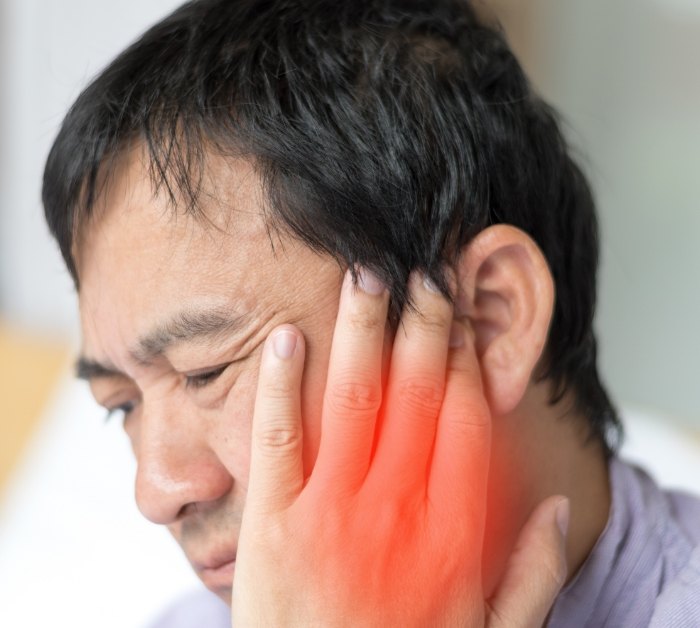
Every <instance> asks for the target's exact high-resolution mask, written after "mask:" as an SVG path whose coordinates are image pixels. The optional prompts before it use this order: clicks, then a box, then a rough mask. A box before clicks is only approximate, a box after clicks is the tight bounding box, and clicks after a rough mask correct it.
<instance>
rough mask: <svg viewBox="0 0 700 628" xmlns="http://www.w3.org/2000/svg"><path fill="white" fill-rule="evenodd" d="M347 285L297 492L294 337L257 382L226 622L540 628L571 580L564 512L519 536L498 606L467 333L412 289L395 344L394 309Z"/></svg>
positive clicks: (372, 291)
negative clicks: (484, 572) (487, 568)
mask: <svg viewBox="0 0 700 628" xmlns="http://www.w3.org/2000/svg"><path fill="white" fill-rule="evenodd" d="M361 275H362V276H363V277H364V281H361V282H360V285H364V287H365V289H361V288H357V287H355V286H353V283H352V281H351V279H350V276H349V274H348V276H346V279H345V282H344V285H343V290H342V293H341V300H340V309H339V313H338V318H337V323H336V329H335V334H334V337H333V346H332V350H331V357H330V364H329V371H328V379H327V384H326V390H325V396H324V401H323V410H322V436H321V443H320V449H319V454H318V458H317V460H316V464H315V466H314V468H313V471H312V473H311V475H310V477H309V478H308V479H307V480H306V481H305V479H304V476H303V465H302V431H301V430H302V421H301V416H300V388H301V378H302V370H303V362H304V343H303V337H302V336H301V334H300V333H299V331H298V330H296V329H295V328H294V327H292V326H283V327H281V328H278V329H277V330H275V331H273V332H272V334H271V335H270V337H269V338H268V340H267V343H266V346H265V349H264V352H263V358H262V363H261V368H260V378H259V383H258V393H257V399H256V405H255V416H254V420H253V439H252V452H251V468H250V481H249V487H248V498H247V502H246V509H245V512H244V516H243V522H242V528H241V535H240V538H239V546H238V554H237V560H236V570H235V575H234V585H233V597H232V616H233V625H234V626H236V628H241V627H243V626H264V627H270V626H382V627H387V626H401V627H409V626H421V627H423V626H469V627H476V626H479V627H482V626H489V627H490V628H525V627H530V626H541V625H542V623H543V622H544V621H545V618H546V615H547V612H548V610H549V608H550V606H551V604H552V602H553V600H554V598H555V596H556V594H557V592H558V591H559V588H560V587H561V585H562V583H563V580H564V577H565V574H566V566H565V558H564V541H563V536H564V535H563V532H562V531H561V530H560V527H559V526H558V525H557V521H558V520H561V518H559V519H558V518H557V511H558V510H559V511H561V514H563V515H564V519H566V515H567V513H568V502H567V501H566V500H565V499H564V498H561V497H554V498H550V499H548V500H546V501H545V502H543V503H542V504H541V505H540V506H539V507H538V508H537V509H536V510H535V512H534V513H533V515H532V516H531V518H530V520H529V521H528V523H527V524H526V526H525V527H524V529H523V530H522V532H521V535H520V539H519V541H518V543H517V545H516V549H515V551H514V553H513V555H512V557H511V561H510V563H509V566H508V567H507V570H506V573H505V576H504V578H503V580H502V582H501V585H500V587H499V590H498V591H497V593H496V595H495V597H494V598H493V599H492V600H490V601H489V602H486V601H485V600H484V599H483V592H482V586H481V569H482V565H481V547H482V542H483V531H484V521H485V511H486V487H487V476H488V466H489V452H490V437H491V417H490V414H489V409H488V405H487V403H486V401H485V399H484V395H483V392H482V386H481V380H480V370H479V363H478V361H477V356H476V353H475V349H474V341H473V338H472V334H471V331H470V329H469V327H468V323H466V322H465V321H459V320H453V319H454V315H453V311H452V308H451V306H450V304H449V303H448V302H447V301H446V300H445V299H444V298H443V297H442V295H440V294H439V293H437V292H436V291H434V290H432V289H431V288H430V284H429V283H425V282H424V281H423V280H422V278H421V277H420V276H419V274H418V273H413V274H412V276H411V281H410V286H409V288H410V290H411V294H412V296H413V300H414V303H415V305H416V306H417V308H416V309H415V310H411V309H408V308H407V309H406V311H405V312H404V313H403V315H402V319H401V324H400V325H399V328H398V331H397V333H396V337H395V339H394V344H393V350H392V356H391V368H390V371H389V375H388V382H387V386H386V392H385V395H383V391H382V386H381V381H382V349H383V341H384V333H385V323H386V317H387V308H388V300H389V297H388V293H387V291H386V290H385V289H383V287H382V286H381V285H380V284H378V282H377V281H376V279H373V277H372V276H371V275H369V274H368V273H362V274H361Z"/></svg>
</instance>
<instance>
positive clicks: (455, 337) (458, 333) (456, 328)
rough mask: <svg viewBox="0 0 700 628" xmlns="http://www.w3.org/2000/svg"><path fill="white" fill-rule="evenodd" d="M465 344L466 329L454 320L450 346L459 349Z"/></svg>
mask: <svg viewBox="0 0 700 628" xmlns="http://www.w3.org/2000/svg"><path fill="white" fill-rule="evenodd" d="M463 344H464V329H463V328H462V325H460V324H459V323H458V322H457V321H452V328H451V329H450V348H451V349H457V348H458V347H461V346H462V345H463Z"/></svg>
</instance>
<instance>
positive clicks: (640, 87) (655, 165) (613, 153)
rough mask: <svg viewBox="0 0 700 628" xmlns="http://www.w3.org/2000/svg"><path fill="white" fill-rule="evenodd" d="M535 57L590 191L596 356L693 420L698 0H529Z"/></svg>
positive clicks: (624, 387) (625, 390) (696, 402)
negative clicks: (597, 269) (598, 254)
mask: <svg viewBox="0 0 700 628" xmlns="http://www.w3.org/2000/svg"><path fill="white" fill-rule="evenodd" d="M537 5H538V14H539V18H540V26H539V27H538V30H539V34H540V35H541V39H539V46H538V50H537V52H536V57H537V58H536V59H535V61H534V62H535V63H536V64H537V65H539V66H540V78H541V80H540V83H541V87H542V88H543V90H544V92H545V93H546V94H547V95H548V97H549V98H551V99H552V100H553V101H554V102H555V104H557V105H558V107H559V108H560V109H561V110H562V111H564V113H565V117H566V119H567V120H568V121H569V123H570V126H571V132H570V137H571V138H572V140H573V142H574V144H575V145H576V146H578V147H580V148H582V149H583V152H584V154H585V155H586V156H587V158H586V160H585V161H586V162H587V170H588V172H589V174H590V175H591V178H592V180H593V182H594V186H595V189H596V193H597V197H598V200H599V208H600V216H601V222H602V231H603V265H602V275H601V290H600V306H599V310H598V321H597V328H598V330H599V338H600V345H601V349H602V356H601V357H602V367H603V372H604V374H605V375H606V379H607V380H608V381H609V382H610V384H611V386H610V387H611V389H612V392H613V394H614V396H615V397H616V398H617V399H619V400H620V401H621V402H624V405H627V406H630V405H632V406H637V407H644V408H648V409H653V410H655V411H657V412H659V411H660V412H661V413H663V414H667V415H668V414H671V415H674V416H676V417H678V418H679V419H681V420H683V421H687V422H690V423H694V424H695V425H698V426H700V368H698V356H699V355H700V330H699V328H698V321H700V289H698V288H699V286H698V276H699V275H700V247H699V246H698V244H699V240H700V188H699V187H698V175H699V174H700V169H699V168H700V71H698V60H700V1H699V0H673V1H671V0H586V2H580V1H579V0H537Z"/></svg>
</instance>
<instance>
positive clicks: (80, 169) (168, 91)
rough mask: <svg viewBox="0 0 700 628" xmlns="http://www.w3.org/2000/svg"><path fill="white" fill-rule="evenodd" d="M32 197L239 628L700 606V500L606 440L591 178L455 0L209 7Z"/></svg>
mask: <svg viewBox="0 0 700 628" xmlns="http://www.w3.org/2000/svg"><path fill="white" fill-rule="evenodd" d="M44 203H45V207H46V215H47V219H48V222H49V225H50V227H51V229H52V232H53V233H54V235H55V237H56V238H57V240H58V243H59V245H60V247H61V250H62V252H63V255H64V258H65V260H66V263H67V265H68V267H69V269H70V271H71V273H72V275H73V277H74V280H75V282H76V286H77V287H78V291H79V297H80V307H81V320H82V327H83V334H84V349H83V356H82V357H81V359H80V361H79V374H80V375H81V376H83V377H85V378H86V379H88V380H89V381H90V384H91V386H92V390H93V393H94V394H95V397H96V399H97V400H98V401H99V402H100V403H101V404H103V405H104V406H105V407H106V408H108V410H109V411H110V412H113V411H120V412H121V413H122V414H123V415H124V426H125V429H126V431H127V433H128V435H129V437H130V439H131V442H132V445H133V449H134V453H135V455H136V458H137V462H138V473H137V483H136V498H137V502H138V504H139V507H140V509H141V511H142V512H143V513H144V515H145V516H147V517H148V518H149V519H151V520H152V521H154V522H156V523H160V524H164V525H166V526H168V528H169V530H170V531H171V533H172V534H173V535H174V536H175V538H176V540H177V541H178V542H179V543H180V545H181V546H182V548H183V550H184V551H185V553H186V555H187V557H188V559H189V560H190V562H191V563H192V565H193V567H194V568H195V570H196V571H197V573H198V575H199V576H200V577H201V579H202V580H203V581H204V583H205V584H206V585H207V587H208V588H209V589H210V590H211V591H213V592H214V593H216V594H217V595H218V596H219V597H220V598H221V599H223V600H224V601H226V602H227V603H230V604H231V607H232V614H233V622H234V625H239V626H240V625H258V626H271V625H346V624H353V625H355V624H361V625H377V626H379V625H381V626H386V625H397V626H398V625H401V626H410V625H415V626H424V625H440V626H442V625H470V626H484V625H488V626H534V625H541V624H542V623H544V622H545V621H547V622H548V625H550V626H605V625H610V626H613V625H615V626H620V625H624V626H647V625H657V626H669V625H673V626H691V625H697V623H698V622H699V621H700V602H699V598H700V593H699V587H700V575H699V574H700V552H699V550H698V543H699V542H700V526H699V525H698V522H700V504H699V503H698V501H697V500H693V499H691V498H689V497H682V496H678V495H670V494H664V493H662V492H660V491H659V490H658V489H657V488H656V487H655V485H654V484H653V483H652V482H651V481H650V480H649V479H648V478H647V477H646V476H645V475H644V474H643V473H642V472H641V471H639V470H636V469H633V468H631V467H629V466H626V465H624V464H623V463H621V462H620V461H619V460H617V459H616V458H615V455H614V452H615V440H616V435H617V431H618V427H619V424H618V421H617V418H616V415H615V412H614V409H613V407H612V405H611V403H610V401H609V399H608V396H607V394H606V392H605V390H604V388H603V386H602V384H601V382H600V380H599V377H598V373H597V367H596V343H595V338H594V335H593V331H592V321H593V315H594V308H595V294H596V287H595V283H596V282H595V279H596V267H597V254H598V251H597V225H596V218H595V212H594V207H593V202H592V199H591V195H590V192H589V189H588V187H587V184H586V182H585V180H584V178H583V176H582V174H581V173H580V171H579V169H578V168H577V166H576V165H575V164H574V162H573V161H572V160H571V158H570V157H569V155H568V153H567V150H566V146H565V143H564V141H563V139H562V136H561V133H560V131H559V129H558V126H557V122H556V118H555V116H554V114H553V112H552V111H551V110H550V109H549V108H548V107H547V106H546V105H545V104H544V103H542V101H540V100H539V99H538V98H537V97H536V96H535V95H534V94H533V93H532V90H531V89H530V87H529V85H528V82H527V80H526V78H525V77H524V75H523V73H522V71H521V69H520V68H519V66H518V64H517V62H516V60H515V59H514V57H513V55H512V54H511V53H510V51H509V50H508V48H507V46H506V44H505V43H504V41H503V38H502V37H501V35H500V34H499V33H497V32H495V31H494V30H492V29H490V28H488V27H486V26H484V25H483V24H481V23H480V22H479V20H478V19H477V17H476V16H475V14H474V12H473V10H472V8H471V7H470V6H469V5H468V4H466V3H465V2H463V1H461V0H438V1H435V0H432V1H430V2H428V1H423V0H403V1H399V0H361V1H353V2H352V3H342V4H339V3H335V2H331V1H330V0H315V1H311V0H308V1H302V0H266V1H263V0H239V1H235V2H232V1H230V0H228V1H224V0H204V1H195V2H191V3H188V4H186V5H184V6H183V7H182V8H181V9H179V10H178V11H176V12H175V13H174V14H173V15H171V16H170V17H168V18H166V19H165V20H163V21H162V22H161V23H160V24H158V25H156V26H155V27H153V29H151V30H150V31H149V32H147V33H146V34H145V35H144V36H143V37H142V38H141V39H140V40H139V41H138V42H136V43H135V44H133V45H132V46H131V47H130V48H129V49H127V50H126V51H125V52H124V53H123V54H122V55H121V56H120V57H119V58H117V59H116V60H115V61H114V62H113V63H112V64H111V65H110V66H109V67H108V68H107V69H106V70H105V71H104V72H103V73H102V74H101V75H100V76H98V77H97V79H95V81H93V83H92V84H91V85H90V86H89V87H88V88H87V89H86V90H85V92H84V93H83V94H82V95H81V96H80V98H79V99H78V101H77V102H76V103H75V105H74V106H73V108H72V109H71V111H70V112H69V114H68V116H67V117H66V120H65V121H64V123H63V127H62V129H61V131H60V133H59V136H58V138H57V140H56V143H55V144H54V147H53V149H52V151H51V154H50V156H49V160H48V163H47V167H46V173H45V178H44ZM569 504H570V515H569ZM244 506H245V508H244ZM569 521H570V523H569ZM567 530H568V532H567ZM564 539H565V544H564ZM565 580H566V581H567V584H566V586H565V588H564V589H563V591H562V592H561V593H559V595H558V597H557V598H556V601H554V597H555V596H556V595H557V592H558V591H559V588H560V587H561V585H562V584H563V582H564V581H565ZM232 591H233V592H232ZM553 602H554V604H553V606H552V603H553ZM550 607H551V608H550ZM209 613H215V614H216V613H218V610H216V607H214V606H212V602H211V601H209V600H195V601H193V602H192V603H191V605H189V606H185V607H182V608H178V609H177V611H176V613H175V616H174V618H172V622H173V623H171V624H170V625H180V624H177V623H175V622H182V621H184V618H185V616H187V617H191V618H192V622H193V623H192V625H202V622H205V623H207V625H215V624H214V622H216V621H223V623H224V625H225V624H226V623H228V621H229V619H228V617H223V619H221V618H218V617H217V618H216V619H214V618H212V616H211V615H209ZM205 618H206V619H205ZM168 621H170V620H168ZM183 625H184V624H183Z"/></svg>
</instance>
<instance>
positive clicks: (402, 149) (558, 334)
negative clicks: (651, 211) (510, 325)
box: [43, 0, 621, 454]
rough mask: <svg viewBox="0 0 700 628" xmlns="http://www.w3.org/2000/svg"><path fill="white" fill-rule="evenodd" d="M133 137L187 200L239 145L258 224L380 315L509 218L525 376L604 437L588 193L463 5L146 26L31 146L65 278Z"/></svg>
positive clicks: (254, 13)
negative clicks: (294, 245)
mask: <svg viewBox="0 0 700 628" xmlns="http://www.w3.org/2000/svg"><path fill="white" fill-rule="evenodd" d="M135 141H136V142H139V141H140V142H144V143H145V145H146V147H147V149H148V153H149V157H150V165H149V167H150V174H151V177H152V178H153V182H154V185H156V186H157V187H158V188H160V189H166V190H167V192H168V193H169V195H170V197H171V200H172V201H173V203H174V205H175V206H176V207H179V208H180V210H183V211H189V212H194V213H198V212H199V211H200V210H199V208H198V200H199V193H200V191H201V182H202V173H203V170H204V168H206V164H205V161H206V155H207V154H209V152H210V151H215V152H217V153H219V154H222V155H231V156H233V155H235V156H243V157H247V158H250V159H251V160H252V162H253V163H254V164H255V166H256V168H257V170H258V172H259V173H260V175H261V181H262V182H263V186H264V190H265V192H266V202H267V204H268V208H267V209H266V211H267V213H268V218H269V221H270V223H271V224H272V225H275V226H276V227H279V228H282V229H285V230H286V231H287V232H289V233H291V234H293V235H294V236H296V237H298V238H300V239H301V240H302V241H303V242H305V243H306V244H307V245H308V246H310V247H312V248H313V249H315V250H318V251H321V252H325V253H328V254H330V255H332V256H334V257H335V258H336V259H337V260H338V261H340V262H342V263H343V264H347V265H348V266H350V267H351V268H354V267H355V265H358V264H359V265H364V266H367V267H369V268H371V269H372V270H373V271H375V272H376V273H377V274H378V275H379V276H380V277H381V278H382V279H383V280H384V281H385V282H386V283H387V285H388V286H389V287H390V291H391V297H392V315H393V317H394V318H395V319H396V318H397V317H398V315H399V313H400V311H401V309H402V308H403V307H404V306H405V305H406V304H407V301H408V295H407V288H406V284H407V278H408V274H409V272H410V271H411V270H412V269H416V268H417V269H420V270H422V271H424V272H425V273H427V274H428V276H429V277H430V278H431V279H432V280H433V281H434V282H435V284H436V285H437V286H438V287H439V288H440V289H441V290H442V291H443V292H444V293H445V294H447V293H448V287H447V283H446V278H445V273H444V265H445V264H446V263H447V264H449V263H450V262H452V261H454V260H455V258H456V256H457V255H458V253H459V251H460V249H461V248H462V247H463V246H464V245H465V244H467V243H468V242H469V241H470V239H471V238H473V237H474V235H475V234H477V233H478V232H480V231H481V230H483V229H484V228H486V227H488V226H489V225H492V224H495V223H508V224H512V225H514V226H516V227H519V228H520V229H522V230H524V231H525V232H527V233H528V234H529V235H530V236H531V237H532V238H533V239H534V240H535V241H536V242H537V244H538V245H539V246H540V248H541V249H542V251H543V253H544V255H545V257H546V259H547V261H548V263H549V266H550V268H551V271H552V274H553V276H554V282H555V288H556V301H555V310H554V317H553V322H552V325H551V328H550V334H549V338H548V344H547V348H546V353H545V358H544V360H545V361H544V362H543V369H542V372H541V377H542V378H543V379H548V380H550V381H551V384H552V395H553V398H552V401H553V402H555V401H557V400H559V399H561V398H562V397H563V395H564V394H565V392H566V391H568V390H570V391H571V392H572V393H573V397H574V400H575V404H576V409H577V410H578V411H580V412H581V413H583V414H584V415H585V416H586V417H587V418H588V420H589V422H590V428H591V434H592V436H595V437H599V439H600V441H601V442H602V443H603V444H604V447H605V449H606V453H608V454H610V453H611V452H612V451H613V450H614V448H615V446H616V442H617V440H618V439H619V436H620V429H621V428H620V425H619V421H618V419H617V415H616V412H615V410H614V408H613V406H612V404H611V402H610V399H609V398H608V395H607V393H606V391H605V389H604V387H603V385H602V383H601V381H600V378H599V376H598V372H597V366H596V339H595V336H594V332H593V318H594V312H595V302H596V272H597V265H598V226H597V219H596V214H595V207H594V202H593V198H592V194H591V191H590V189H589V186H588V184H587V182H586V180H585V178H584V176H583V174H582V173H581V171H580V169H579V167H578V166H577V165H576V163H575V162H574V161H573V159H572V158H571V156H570V154H569V152H570V151H569V150H568V147H567V145H566V142H565V140H564V138H563V134H562V132H561V130H560V127H559V123H558V120H557V116H556V114H555V113H554V111H553V110H552V109H551V108H550V107H549V106H548V105H547V104H545V103H544V102H543V101H542V100H541V99H540V98H538V97H537V95H536V94H535V93H534V92H533V90H532V88H531V86H530V84H529V82H528V80H527V78H526V76H525V75H524V73H523V71H522V69H521V67H520V65H519V64H518V62H517V60H516V59H515V57H514V55H513V53H512V52H511V51H510V49H509V47H508V45H507V43H506V41H505V38H504V36H503V34H502V33H501V32H500V30H499V29H498V28H494V27H491V26H487V25H485V24H484V23H482V22H481V21H480V20H479V19H478V18H477V16H476V14H475V12H474V10H473V8H472V7H471V6H470V5H469V4H468V2H467V1H466V0H352V1H351V2H338V1H337V0H195V1H193V2H188V3H186V4H184V5H183V6H182V7H181V8H179V9H178V10H176V11H175V12H174V13H172V14H171V15H170V16H169V17H167V18H165V19H164V20H163V21H161V22H160V23H158V24H157V25H155V26H154V27H153V28H151V29H150V30H149V31H147V32H146V33H145V34H144V35H143V36H142V37H141V38H140V39H139V40H138V41H136V42H135V43H134V44H132V45H131V46H130V47H129V48H128V49H126V50H125V51H124V52H123V53H122V54H121V55H119V57H117V58H116V59H115V60H114V61H113V62H112V63H111V64H110V65H109V66H108V67H107V68H106V69H105V70H104V71H103V72H102V73H100V74H99V76H98V77H97V78H96V79H94V81H93V82H92V83H91V84H90V85H89V86H88V87H87V88H86V89H85V91H84V92H83V93H82V94H81V95H80V97H79V98H78V99H77V101H76V102H75V104H74V105H73V107H72V108H71V110H70V111H69V113H68V114H67V116H66V118H65V120H64V122H63V125H62V127H61V130H60V132H59V134H58V137H57V139H56V141H55V143H54V145H53V148H52V150H51V152H50V154H49V157H48V161H47V165H46V170H45V173H44V186H43V201H44V207H45V211H46V218H47V220H48V223H49V226H50V229H51V231H52V233H53V235H54V236H55V237H56V239H57V241H58V243H59V246H60V248H61V251H62V253H63V256H64V259H65V261H66V263H67V265H68V268H69V270H70V272H71V274H72V275H73V278H74V280H75V283H76V286H78V285H79V277H78V272H77V268H76V264H75V260H74V258H73V252H74V247H75V239H76V237H77V234H78V233H79V231H80V228H81V225H84V224H85V221H86V220H88V219H89V217H90V216H91V214H92V213H93V211H94V206H95V200H96V198H97V197H98V196H99V193H100V184H99V181H101V180H102V179H103V177H102V176H101V174H102V172H103V170H104V168H109V164H110V163H112V161H113V158H114V157H115V156H116V155H118V154H119V152H120V151H121V150H124V148H125V147H126V146H129V145H131V144H132V143H133V142H135Z"/></svg>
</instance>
